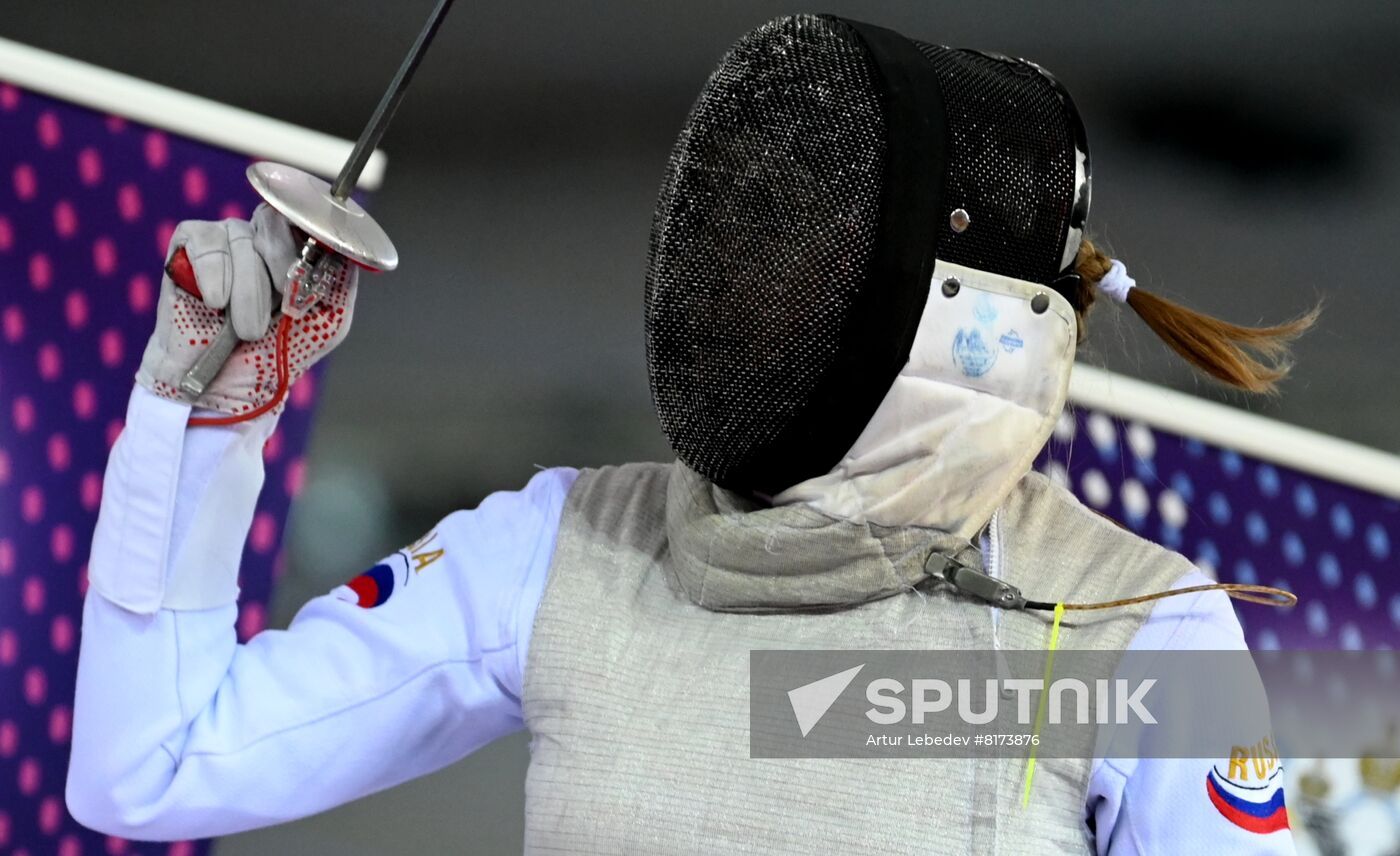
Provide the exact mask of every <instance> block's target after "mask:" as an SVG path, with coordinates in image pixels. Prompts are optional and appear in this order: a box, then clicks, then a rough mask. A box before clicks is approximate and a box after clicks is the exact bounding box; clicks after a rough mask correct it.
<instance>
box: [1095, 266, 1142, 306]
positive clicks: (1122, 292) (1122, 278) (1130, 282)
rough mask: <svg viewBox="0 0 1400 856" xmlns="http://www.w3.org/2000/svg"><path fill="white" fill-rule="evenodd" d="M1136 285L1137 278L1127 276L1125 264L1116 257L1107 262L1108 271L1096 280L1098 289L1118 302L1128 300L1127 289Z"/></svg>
mask: <svg viewBox="0 0 1400 856" xmlns="http://www.w3.org/2000/svg"><path fill="white" fill-rule="evenodd" d="M1136 285H1137V280H1135V279H1133V278H1132V277H1130V276H1128V268H1127V266H1126V265H1124V264H1123V263H1122V262H1120V261H1118V260H1117V259H1114V260H1113V261H1112V262H1111V263H1110V264H1109V268H1108V273H1106V274H1104V275H1103V279H1101V280H1099V282H1098V288H1099V291H1102V292H1103V293H1104V294H1105V295H1107V296H1108V297H1110V298H1112V299H1113V300H1116V301H1117V302H1119V303H1127V302H1128V291H1129V289H1131V288H1133V287H1134V286H1136Z"/></svg>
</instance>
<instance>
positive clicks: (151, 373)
mask: <svg viewBox="0 0 1400 856" xmlns="http://www.w3.org/2000/svg"><path fill="white" fill-rule="evenodd" d="M181 248H183V249H184V250H185V254H186V256H187V257H188V258H189V262H190V266H191V268H192V270H193V272H194V279H195V282H196V284H197V286H198V291H199V294H191V293H190V292H187V291H185V290H184V289H182V288H180V287H179V286H178V285H176V284H175V282H174V281H172V280H171V278H170V276H169V275H168V274H167V275H166V276H164V277H163V278H162V280H161V293H160V303H159V305H158V307H157V309H156V330H155V333H154V334H153V335H152V336H151V339H150V342H149V343H147V345H146V351H145V354H144V356H143V358H142V360H141V368H140V370H139V371H138V372H137V374H136V380H137V382H138V383H140V384H141V385H142V386H144V387H146V388H147V389H149V390H151V391H152V392H154V393H156V394H157V395H160V396H162V397H164V398H170V399H173V400H177V401H189V399H188V397H186V396H185V395H184V394H183V393H182V392H181V391H180V380H181V378H183V377H184V375H185V373H186V372H187V371H189V369H190V367H191V366H193V365H194V363H195V360H197V359H198V358H199V356H200V354H202V353H203V352H204V350H205V349H206V348H208V347H209V343H210V342H212V341H213V339H214V337H215V336H216V335H217V334H218V332H219V330H220V328H222V327H223V325H224V324H225V323H226V322H227V323H232V324H233V328H234V331H235V332H236V333H237V334H238V337H239V338H240V339H241V340H243V341H242V342H240V343H239V345H238V347H236V348H235V349H234V351H233V354H232V355H231V356H230V357H229V359H228V362H226V363H225V364H224V367H223V368H222V369H221V370H220V371H219V373H218V375H217V376H216V377H215V378H214V380H213V382H212V383H211V384H210V385H209V387H208V388H207V389H206V390H205V391H204V393H203V395H201V396H200V397H199V399H198V400H197V401H194V402H192V403H193V404H194V405H195V406H196V407H199V408H203V409H206V410H214V411H219V412H222V413H227V414H230V415H231V416H233V417H249V416H250V415H253V414H257V413H260V412H263V411H265V410H272V411H274V412H276V411H279V410H280V408H281V406H282V405H281V402H280V401H276V398H277V396H278V395H279V394H285V389H286V387H289V386H290V385H291V384H292V383H293V382H295V381H296V379H297V378H299V377H300V376H301V375H302V374H304V373H305V372H306V371H307V369H309V368H311V366H313V365H315V363H316V361H317V360H319V359H321V358H322V357H324V356H325V355H326V354H328V353H330V351H331V350H332V349H333V348H334V347H335V346H336V345H338V344H340V342H341V341H343V340H344V338H345V337H346V336H347V335H348V334H349V332H350V319H351V315H352V314H353V311H354V305H355V291H356V286H357V279H358V272H357V270H356V268H355V267H354V265H348V266H347V271H346V275H345V276H344V277H343V278H342V279H341V280H340V281H338V282H336V283H335V284H333V285H332V286H331V288H330V290H329V292H328V293H327V294H326V296H325V298H324V299H322V300H321V301H320V302H319V303H318V304H317V305H316V306H314V307H312V309H311V310H310V311H309V312H308V313H307V314H306V315H304V316H303V317H301V318H299V319H291V318H287V317H285V316H281V315H280V314H279V313H278V308H279V307H280V304H281V293H282V291H283V290H284V289H285V287H286V281H287V271H288V269H289V268H290V267H291V266H292V264H293V263H294V262H295V261H296V259H297V253H298V249H299V244H298V240H297V236H295V235H294V234H293V232H292V228H291V226H290V225H289V224H288V223H287V220H286V219H285V218H283V217H282V215H280V214H278V213H277V212H276V210H274V209H273V208H272V207H270V206H268V205H266V204H263V205H259V206H258V209H257V211H255V212H254V213H253V219H252V220H251V221H247V220H221V221H218V222H209V221H201V220H187V221H185V222H183V223H181V224H179V226H177V227H176V229H175V233H174V235H173V236H172V237H171V240H170V248H169V251H168V253H167V255H166V259H167V262H168V261H169V260H170V258H171V257H173V256H174V255H175V252H176V251H177V250H179V249H181ZM279 390H280V392H279Z"/></svg>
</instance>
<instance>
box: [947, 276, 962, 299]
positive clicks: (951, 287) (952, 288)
mask: <svg viewBox="0 0 1400 856" xmlns="http://www.w3.org/2000/svg"><path fill="white" fill-rule="evenodd" d="M960 288H962V283H960V282H958V278H957V277H955V276H950V277H948V278H947V279H945V280H943V296H944V297H953V296H954V295H956V294H957V293H958V289H960Z"/></svg>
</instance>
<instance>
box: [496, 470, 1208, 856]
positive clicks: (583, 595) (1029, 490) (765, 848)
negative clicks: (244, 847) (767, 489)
mask: <svg viewBox="0 0 1400 856" xmlns="http://www.w3.org/2000/svg"><path fill="white" fill-rule="evenodd" d="M997 525H998V527H999V528H1000V530H1001V531H1000V533H999V535H1000V537H999V538H998V539H997V541H998V544H999V547H998V549H1000V550H1003V551H1004V554H1003V556H1002V558H1001V560H1000V562H999V564H1000V565H1001V568H1002V575H1003V577H1004V578H1005V579H1007V580H1008V581H1009V582H1011V583H1012V584H1014V585H1017V586H1019V587H1020V588H1021V589H1022V590H1023V591H1025V592H1026V594H1027V596H1028V597H1032V598H1035V599H1038V600H1049V601H1054V600H1061V599H1072V600H1078V601H1085V600H1108V599H1113V598H1118V597H1124V596H1128V595H1132V594H1141V593H1143V592H1147V591H1157V590H1160V589H1164V588H1167V587H1169V586H1170V585H1171V584H1172V583H1173V582H1175V581H1176V580H1177V579H1179V578H1181V577H1182V576H1184V575H1185V574H1187V573H1189V572H1190V571H1191V565H1190V564H1189V563H1188V562H1187V561H1186V559H1184V558H1183V557H1182V556H1180V555H1178V554H1175V553H1172V552H1170V551H1168V550H1165V549H1163V548H1161V547H1159V546H1157V545H1155V544H1152V543H1150V542H1147V541H1144V540H1142V539H1140V538H1138V537H1136V536H1134V535H1132V534H1130V533H1128V532H1126V531H1124V530H1122V529H1120V528H1118V527H1117V526H1115V525H1114V524H1113V523H1111V522H1110V521H1108V520H1106V519H1104V518H1101V517H1099V516H1098V515H1096V514H1094V513H1093V512H1090V511H1089V510H1088V509H1086V508H1085V507H1084V506H1082V505H1080V504H1079V502H1078V501H1077V500H1076V499H1075V498H1074V497H1073V496H1072V495H1071V494H1069V493H1068V492H1067V491H1065V490H1063V489H1061V488H1059V487H1057V486H1055V485H1053V484H1051V483H1050V482H1049V481H1048V480H1046V479H1045V478H1043V477H1042V476H1040V475H1038V474H1035V473H1031V474H1028V475H1027V476H1025V477H1024V478H1023V479H1022V480H1021V481H1020V482H1019V484H1018V485H1017V487H1016V488H1015V490H1013V492H1012V493H1011V495H1010V496H1009V497H1008V498H1007V500H1006V502H1005V503H1004V504H1003V505H1002V506H1001V509H1000V512H999V514H998V515H997ZM947 539H948V536H946V535H945V534H943V533H938V532H935V531H933V530H928V529H920V528H916V527H889V528H886V527H877V526H871V525H863V524H861V525H858V524H851V523H846V522H844V521H839V520H834V519H832V518H829V517H825V516H823V515H821V514H820V513H818V512H816V511H814V510H812V509H810V508H806V507H803V506H783V507H778V508H762V509H755V508H753V507H752V506H749V505H747V504H745V502H744V501H743V500H741V499H739V498H738V497H736V496H735V495H733V494H729V493H727V492H724V491H722V490H720V489H718V488H715V487H714V486H713V485H711V484H710V483H709V482H707V481H705V480H704V479H702V478H701V477H699V476H698V475H696V474H695V473H693V472H691V471H689V470H688V469H686V468H685V467H684V466H682V465H681V464H674V465H662V464H634V465H627V466H622V467H616V468H605V469H601V470H590V471H585V472H583V473H582V474H581V475H580V476H579V478H578V480H577V482H576V483H575V484H574V486H573V488H572V490H571V492H570V494H569V497H568V499H567V502H566V504H565V508H564V513H563V519H562V522H561V526H560V531H559V536H558V542H557V544H556V547H555V553H554V558H553V562H552V565H551V567H550V572H549V581H548V584H547V587H546V589H545V593H544V598H543V601H542V602H541V605H540V608H539V612H538V614H537V616H536V620H535V625H534V632H533V636H532V638H531V644H530V652H529V658H528V661H527V664H526V673H525V687H524V699H523V704H524V711H525V722H526V725H527V726H528V727H529V729H530V732H531V735H532V739H531V761H530V770H529V775H528V779H527V782H526V836H525V843H526V851H527V852H530V853H539V852H556V853H597V854H610V856H611V854H620V853H645V854H687V853H722V854H734V853H755V854H760V853H761V854H785V853H793V854H797V853H801V854H810V853H816V852H822V853H857V852H860V853H918V854H925V856H927V854H968V853H976V854H991V853H1000V854H1032V853H1035V854H1041V853H1073V852H1092V849H1093V848H1092V833H1091V831H1090V829H1089V827H1088V825H1087V824H1086V821H1085V811H1086V809H1085V795H1086V792H1087V787H1088V778H1089V767H1090V762H1089V761H1088V760H1079V759H1056V758H1048V759H1042V760H1041V761H1040V763H1039V766H1038V768H1037V773H1036V779H1035V786H1034V787H1035V793H1034V799H1032V800H1031V802H1030V805H1029V807H1027V808H1024V809H1023V808H1022V807H1021V799H1020V798H1021V786H1022V776H1023V775H1024V770H1025V762H1024V761H1023V760H1021V759H990V758H989V759H882V760H850V759H797V760H787V759H784V760H768V759H753V758H750V757H749V718H748V717H749V692H748V668H749V651H750V649H754V648H814V649H833V648H835V649H845V648H870V649H891V648H904V649H925V648H931V649H938V648H944V649H947V648H977V649H989V648H992V647H993V646H994V645H999V646H1000V647H1001V648H1003V649H1041V648H1043V647H1044V646H1045V644H1046V639H1047V635H1048V615H1046V614H1040V613H1030V612H1004V613H1001V614H1000V616H999V619H998V620H997V622H996V625H995V631H994V629H993V628H994V624H993V610H992V609H991V608H990V607H989V606H987V605H985V604H983V603H980V602H974V601H969V600H966V599H963V598H959V597H955V596H953V595H951V594H948V593H944V592H920V593H918V594H915V593H911V592H908V591H905V590H907V589H908V587H909V584H911V583H912V582H916V581H917V580H918V579H919V578H920V577H921V576H922V574H923V570H922V566H923V561H924V559H925V558H926V557H927V555H928V553H929V552H930V551H931V550H933V549H944V548H946V547H948V546H949V544H948V541H947ZM884 595H889V596H884ZM870 597H877V598H878V599H875V600H870V599H869V598H870ZM858 601H868V602H865V603H863V604H861V605H859V606H853V607H851V608H848V609H841V610H836V611H831V610H830V609H823V610H820V611H818V610H815V609H812V608H810V607H814V606H830V605H831V604H834V603H849V602H858ZM749 607H752V608H754V609H757V610H759V611H753V610H752V609H751V610H750V611H747V612H746V611H744V610H745V609H746V608H749ZM774 609H779V610H781V611H778V612H773V611H772V610H774ZM1147 610H1148V607H1146V606H1141V607H1137V608H1133V609H1119V610H1113V611H1109V612H1104V613H1089V615H1090V616H1092V617H1090V618H1087V619H1080V620H1074V621H1072V620H1069V619H1066V621H1065V622H1064V624H1063V626H1062V629H1061V636H1060V645H1061V647H1062V648H1080V649H1099V650H1109V651H1115V650H1116V651H1121V650H1123V649H1124V648H1125V647H1126V646H1127V645H1128V643H1129V641H1130V640H1131V639H1132V637H1133V634H1134V633H1136V631H1137V630H1138V628H1139V627H1140V626H1141V624H1142V622H1143V621H1144V619H1145V617H1146V615H1147ZM994 633H995V637H996V638H995V639H994Z"/></svg>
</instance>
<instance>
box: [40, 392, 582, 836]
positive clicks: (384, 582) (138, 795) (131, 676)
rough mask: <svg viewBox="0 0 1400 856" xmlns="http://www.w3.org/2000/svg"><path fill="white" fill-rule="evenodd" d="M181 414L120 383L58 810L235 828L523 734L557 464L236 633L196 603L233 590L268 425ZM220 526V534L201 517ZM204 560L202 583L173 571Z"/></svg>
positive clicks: (97, 823)
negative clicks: (207, 424)
mask: <svg viewBox="0 0 1400 856" xmlns="http://www.w3.org/2000/svg"><path fill="white" fill-rule="evenodd" d="M187 416H188V411H187V409H186V408H184V407H183V406H181V405H177V404H172V403H171V402H168V401H163V400H161V399H158V398H156V397H155V396H152V395H150V394H149V393H146V392H145V391H144V390H141V389H138V390H137V391H136V393H135V394H134V395H133V399H132V405H131V409H130V411H129V414H128V421H127V430H126V431H125V432H124V433H123V435H122V437H121V438H120V439H119V440H118V442H117V444H116V447H114V449H113V453H112V456H111V459H110V462H109V464H108V474H107V481H106V488H105V490H106V493H105V494H104V497H103V507H102V510H101V515H100V517H101V522H100V523H99V532H98V534H97V535H95V536H94V548H93V555H92V558H91V561H90V567H91V569H92V570H91V578H92V588H91V590H90V593H89V595H88V598H87V603H86V604H85V607H84V614H83V633H82V647H81V653H80V658H79V667H78V680H77V694H76V700H75V704H74V723H73V753H72V761H71V765H70V768H69V774H68V788H67V798H68V805H69V809H70V811H71V812H72V813H73V816H74V817H76V818H77V819H78V820H79V821H80V822H82V823H83V824H85V825H87V826H90V827H92V828H94V829H97V830H99V831H102V832H106V833H108V834H113V835H120V836H123V837H127V838H137V839H156V840H160V839H180V838H191V837H204V836H212V835H222V834H227V833H232V832H238V831H240V830H245V829H251V828H254V827H258V826H266V825H269V824H273V823H278V822H281V821H286V820H291V819H293V818H297V817H302V816H305V815H308V814H312V813H315V812H318V811H322V810H324V809H327V808H330V807H332V806H335V805H337V804H340V803H344V802H347V801H349V800H353V799H355V798H357V797H360V796H363V795H366V794H369V793H371V792H374V791H377V790H381V789H383V788H387V787H389V786H391V785H394V784H397V783H399V782H403V781H405V780H407V779H410V778H413V777H415V776H419V775H422V774H425V773H428V772H430V771H432V770H435V769H438V768H440V767H443V766H445V765H447V764H449V763H451V762H453V761H455V760H457V759H459V758H461V757H463V756H465V755H466V754H468V753H470V752H472V751H473V750H475V749H477V748H478V747H480V746H482V745H484V744H486V743H488V742H490V741H492V740H494V739H496V738H497V737H500V736H501V735H504V734H507V733H510V732H513V731H517V730H519V729H520V728H521V727H522V725H523V724H522V721H521V711H520V686H521V675H522V669H523V663H524V656H525V651H524V647H525V645H526V644H527V642H528V637H529V632H530V624H531V623H532V622H533V617H534V610H535V608H536V606H537V604H538V602H539V598H540V595H541V593H542V591H543V587H544V582H545V575H546V572H547V569H548V565H549V561H550V557H551V555H552V553H553V549H554V538H555V534H556V532H557V528H558V520H559V516H560V513H561V511H562V507H563V501H564V496H565V494H566V493H567V491H568V488H569V486H570V485H571V484H572V481H573V478H574V476H575V475H576V473H575V472H574V471H572V470H562V469H561V470H546V471H543V472H541V473H539V474H537V475H536V476H535V477H534V478H533V479H531V481H530V483H529V484H528V485H527V486H526V487H525V488H524V489H523V490H521V491H519V492H514V493H497V494H493V495H491V496H490V497H488V498H487V499H486V500H485V501H483V502H482V503H481V505H480V506H479V507H478V508H476V509H475V510H472V511H459V512H456V513H454V514H452V515H449V516H448V517H447V518H445V519H444V520H443V521H442V522H441V524H440V525H439V526H438V527H436V528H435V529H434V530H433V531H431V532H429V533H428V534H426V535H425V536H424V537H423V538H421V539H420V540H419V541H418V542H416V543H414V544H413V545H410V546H409V547H407V548H405V549H403V550H400V551H398V552H396V553H393V554H391V555H389V556H387V557H386V558H385V559H384V560H383V561H382V562H380V563H378V564H377V565H375V566H374V567H373V568H371V569H370V570H368V571H366V572H365V573H364V574H361V575H360V576H358V577H354V578H353V579H351V580H350V582H349V583H348V584H347V585H344V586H341V587H339V588H338V589H336V590H335V591H333V592H331V593H330V594H328V595H325V596H322V597H318V598H316V599H314V600H312V601H311V602H310V603H308V604H307V605H306V606H305V607H304V608H303V609H302V610H301V611H300V612H299V613H298V614H297V616H296V618H295V619H294V620H293V622H292V624H291V626H290V627H289V628H288V629H287V630H285V631H265V632H263V633H261V634H259V635H257V636H256V637H254V638H253V639H252V640H250V641H249V642H248V643H247V644H246V645H239V644H238V643H237V640H236V636H235V632H234V620H235V616H236V606H234V605H233V604H232V603H231V602H228V603H224V605H218V606H208V603H209V602H210V601H211V600H212V601H218V600H220V599H224V598H227V597H229V596H230V595H231V594H236V591H237V588H236V580H235V579H234V578H232V577H230V574H236V568H237V563H238V559H239V555H240V554H241V550H242V541H243V537H244V536H245V535H246V533H247V525H248V520H249V519H251V515H252V507H251V506H252V503H253V502H254V501H255V500H256V496H257V489H258V487H260V485H261V480H262V472H261V470H262V463H261V456H260V454H259V452H260V447H261V442H262V439H263V438H264V437H265V436H266V434H267V433H269V432H270V430H271V426H270V425H268V424H266V423H263V424H258V422H257V421H255V422H254V423H249V424H246V425H241V426H237V427H229V428H196V429H188V430H186V429H185V427H184V424H185V419H186V417H187ZM211 508H212V509H216V510H217V511H218V512H219V514H218V515H215V514H212V513H211V512H210V511H209V509H211ZM219 520H223V521H235V522H236V524H237V525H236V526H232V527H230V528H234V530H235V531H233V532H231V533H227V532H224V533H220V532H217V531H213V530H210V529H209V527H210V525H211V524H217V522H218V521H219ZM324 537H328V538H333V537H335V533H333V532H327V533H325V535H324ZM191 544H198V545H199V546H200V550H201V551H203V553H204V554H203V555H200V554H199V551H193V550H191V549H187V548H188V546H189V545H191ZM201 562H202V563H203V564H204V565H205V567H203V568H200V567H199V565H200V563H201ZM201 570H202V571H204V572H205V573H206V574H208V575H210V576H211V577H213V578H214V581H213V582H212V583H211V582H210V581H209V580H205V579H191V578H190V576H189V575H190V574H194V573H197V572H199V571H201ZM347 576H348V575H347ZM194 606H198V607H199V608H194Z"/></svg>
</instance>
